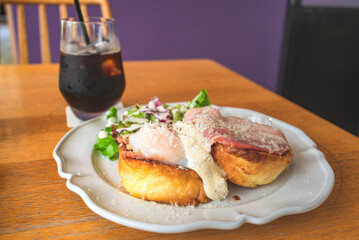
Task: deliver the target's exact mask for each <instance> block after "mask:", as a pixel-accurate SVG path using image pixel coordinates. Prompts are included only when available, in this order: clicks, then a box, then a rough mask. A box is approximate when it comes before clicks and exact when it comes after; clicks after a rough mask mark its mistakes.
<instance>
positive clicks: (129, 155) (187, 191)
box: [118, 148, 211, 205]
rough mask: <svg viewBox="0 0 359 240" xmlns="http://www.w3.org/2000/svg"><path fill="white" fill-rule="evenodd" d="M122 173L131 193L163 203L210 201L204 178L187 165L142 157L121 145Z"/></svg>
mask: <svg viewBox="0 0 359 240" xmlns="http://www.w3.org/2000/svg"><path fill="white" fill-rule="evenodd" d="M119 155H120V156H119V165H118V170H119V174H120V176H121V177H122V182H121V184H122V186H123V187H124V188H125V189H126V191H127V192H129V193H130V195H132V196H134V197H137V198H141V199H145V200H148V201H155V202H160V203H170V204H177V205H198V204H200V203H207V202H209V201H211V200H210V199H209V198H208V197H207V195H206V193H205V191H204V188H203V182H202V179H201V178H200V177H199V176H198V174H197V173H196V172H195V171H193V170H191V169H188V168H184V167H181V166H178V165H172V164H166V163H162V162H159V161H155V160H148V159H141V158H140V157H138V156H137V157H136V154H134V153H133V152H132V151H128V150H126V149H121V148H120V154H119Z"/></svg>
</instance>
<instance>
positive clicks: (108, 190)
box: [53, 107, 334, 233]
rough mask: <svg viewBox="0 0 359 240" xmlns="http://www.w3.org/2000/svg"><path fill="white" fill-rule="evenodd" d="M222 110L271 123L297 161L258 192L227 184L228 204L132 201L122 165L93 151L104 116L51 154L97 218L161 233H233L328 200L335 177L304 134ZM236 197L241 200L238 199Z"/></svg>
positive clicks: (251, 113)
mask: <svg viewBox="0 0 359 240" xmlns="http://www.w3.org/2000/svg"><path fill="white" fill-rule="evenodd" d="M219 109H220V111H221V113H222V115H227V116H237V117H242V118H249V119H251V120H255V121H257V122H263V123H268V122H271V123H272V124H273V126H275V127H277V128H280V129H282V131H283V132H284V134H285V136H286V138H287V139H288V142H289V144H290V145H291V147H292V149H293V153H294V157H293V158H292V162H291V164H290V165H289V167H288V168H287V169H286V170H285V171H284V172H283V173H282V174H281V175H280V176H279V177H278V178H277V179H276V180H275V181H274V182H273V183H270V184H268V185H264V186H260V187H258V188H255V189H248V188H243V187H239V186H235V185H233V184H229V190H230V193H229V195H228V197H227V198H226V199H225V200H224V201H221V202H211V203H207V204H202V205H200V206H197V207H193V206H189V207H179V206H173V205H168V204H159V203H154V202H148V201H144V200H141V199H137V198H134V197H132V196H130V195H128V194H127V193H125V191H124V190H123V188H122V187H121V177H120V176H119V175H118V167H117V162H118V161H110V160H108V159H106V158H103V157H102V156H101V155H100V154H99V153H98V152H96V151H93V150H92V146H93V145H94V144H95V142H96V137H95V136H96V134H97V133H98V132H99V130H100V129H102V128H103V127H104V126H105V124H106V120H105V117H99V118H95V119H92V120H90V121H87V122H85V123H83V124H81V125H79V126H77V127H75V128H73V129H72V130H70V131H69V132H68V133H67V134H66V135H65V136H64V137H63V138H62V139H61V141H60V142H59V143H58V144H57V146H56V148H55V149H54V152H53V156H54V158H55V160H56V162H57V165H58V172H59V175H60V176H61V177H63V178H66V179H67V182H66V186H67V187H68V188H69V189H70V190H72V191H74V192H75V193H77V194H79V195H80V196H81V198H82V199H83V200H84V202H85V203H86V205H87V206H88V207H89V208H90V209H91V210H92V211H94V212H95V213H97V214H98V215H100V216H102V217H104V218H106V219H108V220H111V221H113V222H116V223H119V224H121V225H124V226H128V227H132V228H136V229H141V230H146V231H151V232H160V233H179V232H187V231H193V230H198V229H206V228H214V229H234V228H237V227H240V226H241V225H242V224H244V223H247V222H248V223H253V224H265V223H268V222H270V221H273V220H274V219H277V218H279V217H281V216H284V215H289V214H296V213H303V212H307V211H310V210H312V209H314V208H316V207H318V206H319V205H320V204H321V203H323V202H324V201H325V199H326V198H327V197H328V196H329V194H330V192H331V190H332V188H333V185H334V173H333V170H332V169H331V167H330V165H329V164H328V162H327V161H326V159H325V157H324V155H323V153H321V152H320V151H319V150H317V148H316V145H315V143H314V142H313V141H312V140H311V139H309V138H308V137H307V135H305V134H304V133H303V131H301V130H300V129H298V128H296V127H294V126H292V125H289V124H287V123H284V122H282V121H279V120H276V119H271V118H270V117H268V116H266V115H263V114H261V113H258V112H254V111H251V110H246V109H239V108H230V107H219ZM124 110H125V109H122V110H120V111H119V114H122V112H123V111H124ZM268 119H270V120H271V121H268ZM235 196H238V197H239V198H240V200H235V198H236V197H235Z"/></svg>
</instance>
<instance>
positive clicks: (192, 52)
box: [26, 0, 286, 90]
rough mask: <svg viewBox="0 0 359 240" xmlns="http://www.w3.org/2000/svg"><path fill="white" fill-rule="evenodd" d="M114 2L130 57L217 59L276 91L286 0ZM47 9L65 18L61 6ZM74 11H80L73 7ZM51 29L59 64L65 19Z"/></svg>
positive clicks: (32, 31)
mask: <svg viewBox="0 0 359 240" xmlns="http://www.w3.org/2000/svg"><path fill="white" fill-rule="evenodd" d="M110 4H111V7H112V13H113V16H114V18H115V19H116V21H117V27H118V30H119V36H120V42H121V48H122V54H123V58H124V59H125V60H149V59H185V58H211V59H214V60H216V61H218V62H220V63H222V64H223V65H225V66H227V67H229V68H230V69H232V70H234V71H236V72H238V73H240V74H242V75H244V76H246V77H248V78H249V79H252V80H253V81H255V82H257V83H259V84H261V85H262V86H264V87H266V88H268V89H271V90H276V84H277V77H278V71H279V59H280V49H281V40H282V34H283V28H284V19H285V9H286V0H275V1H267V0H257V1H252V0H224V1H221V0H181V1H179V0H178V1H163V0H146V1H145V0H131V1H124V0H121V1H118V0H110ZM26 11H27V24H28V29H29V32H28V38H29V44H30V46H31V48H30V61H31V62H34V63H36V62H40V54H39V43H38V38H37V36H38V29H37V26H38V22H37V9H36V8H35V7H27V8H26ZM47 11H48V16H51V17H52V18H53V19H58V18H59V13H58V9H57V7H52V6H51V7H48V8H47ZM89 14H90V15H93V16H95V15H97V16H98V15H100V10H99V9H98V8H97V7H91V8H90V9H89ZM69 15H70V16H74V15H75V11H74V9H73V8H71V9H69ZM49 27H50V40H51V42H52V59H53V61H54V62H58V58H59V32H60V26H59V22H57V21H53V22H50V23H49ZM33 35H35V36H36V37H33ZM30 36H31V37H30Z"/></svg>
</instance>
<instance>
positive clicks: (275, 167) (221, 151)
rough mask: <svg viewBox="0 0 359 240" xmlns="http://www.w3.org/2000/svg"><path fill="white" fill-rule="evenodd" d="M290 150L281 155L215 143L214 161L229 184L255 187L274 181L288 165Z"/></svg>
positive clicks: (213, 149)
mask: <svg viewBox="0 0 359 240" xmlns="http://www.w3.org/2000/svg"><path fill="white" fill-rule="evenodd" d="M292 156H293V154H292V152H291V150H289V151H287V152H286V153H284V154H283V155H276V154H271V153H267V152H262V151H257V150H251V149H240V148H234V147H230V146H225V145H223V144H221V143H215V144H213V146H212V157H213V159H214V161H215V162H216V163H217V164H218V165H219V167H220V168H222V169H223V170H224V171H225V172H226V178H227V180H229V181H230V182H232V183H234V184H236V185H239V186H243V187H251V188H254V187H257V186H258V185H264V184H268V183H270V182H272V181H274V180H275V179H276V178H277V177H278V176H279V174H281V173H282V172H283V171H284V169H285V168H286V167H287V166H288V164H289V163H290V160H291V157H292Z"/></svg>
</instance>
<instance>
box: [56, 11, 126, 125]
mask: <svg viewBox="0 0 359 240" xmlns="http://www.w3.org/2000/svg"><path fill="white" fill-rule="evenodd" d="M60 51H61V55H60V74H59V75H60V76H59V87H60V91H61V93H62V95H63V96H64V98H65V99H66V101H67V103H68V104H69V105H70V107H71V109H72V111H73V113H74V114H75V115H76V116H77V117H78V118H80V119H82V120H87V119H90V118H93V117H96V116H99V115H101V114H102V113H104V112H105V111H106V110H108V109H109V108H110V107H111V106H114V105H116V104H117V103H118V102H119V100H120V98H121V96H122V94H123V91H124V90H125V75H124V72H123V65H122V57H121V48H120V42H119V39H118V35H117V32H116V26H115V20H114V19H107V18H97V17H93V18H88V19H85V20H84V21H83V22H81V21H78V20H77V19H76V18H67V19H63V20H62V21H61V42H60Z"/></svg>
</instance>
